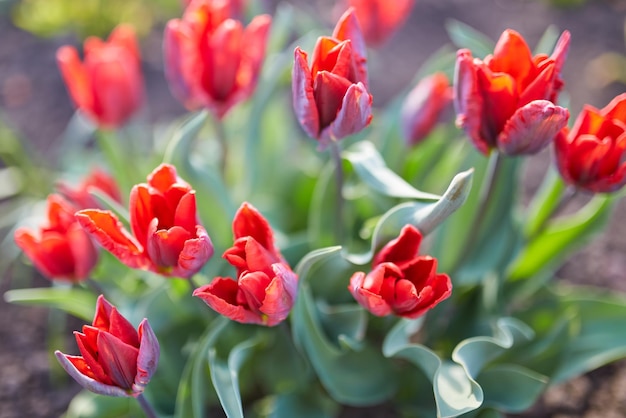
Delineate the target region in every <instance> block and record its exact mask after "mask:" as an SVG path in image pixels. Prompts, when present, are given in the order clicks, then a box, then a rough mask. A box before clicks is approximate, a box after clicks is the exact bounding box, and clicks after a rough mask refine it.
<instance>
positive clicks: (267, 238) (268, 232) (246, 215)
mask: <svg viewBox="0 0 626 418" xmlns="http://www.w3.org/2000/svg"><path fill="white" fill-rule="evenodd" d="M233 235H234V236H235V239H238V238H242V237H248V236H249V237H252V238H254V239H255V240H256V241H257V242H258V243H259V244H261V245H262V246H263V247H265V248H266V249H268V250H269V251H274V250H275V247H274V232H273V231H272V227H271V226H270V224H269V222H268V221H267V219H265V218H264V217H263V215H261V212H259V211H258V210H257V208H255V207H254V206H252V205H251V204H250V203H248V202H244V203H243V204H242V205H241V207H239V209H238V210H237V212H236V213H235V216H234V218H233ZM276 252H277V251H276Z"/></svg>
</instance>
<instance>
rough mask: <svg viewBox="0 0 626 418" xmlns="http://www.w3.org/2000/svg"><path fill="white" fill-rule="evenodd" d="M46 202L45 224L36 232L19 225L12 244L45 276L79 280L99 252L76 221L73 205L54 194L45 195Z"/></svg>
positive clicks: (85, 274)
mask: <svg viewBox="0 0 626 418" xmlns="http://www.w3.org/2000/svg"><path fill="white" fill-rule="evenodd" d="M47 205H48V206H47V211H48V223H47V225H44V226H41V227H40V228H39V230H38V231H32V230H30V229H28V228H23V227H22V228H18V229H17V230H16V231H15V235H14V238H15V243H16V244H17V246H18V247H20V248H21V249H22V251H24V253H25V254H26V256H27V257H28V258H30V260H31V261H32V262H33V264H34V265H35V267H36V268H37V269H38V270H39V271H40V272H41V273H42V274H43V275H44V276H46V277H47V278H48V279H50V280H61V281H69V282H73V283H75V282H79V281H82V280H84V279H86V278H87V277H88V276H89V273H91V270H92V269H93V268H94V266H95V265H96V263H97V261H98V251H97V249H96V247H95V245H94V244H93V243H92V242H91V239H90V238H89V236H88V235H87V234H86V233H85V231H83V229H82V228H81V227H80V225H79V224H78V222H76V219H75V218H74V213H75V212H76V210H77V208H76V207H74V206H73V205H72V204H71V203H70V202H68V201H67V200H65V199H64V198H63V197H61V196H60V195H56V194H51V195H50V196H48V201H47Z"/></svg>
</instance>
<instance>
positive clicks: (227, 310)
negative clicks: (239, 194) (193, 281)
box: [193, 203, 298, 326]
mask: <svg viewBox="0 0 626 418" xmlns="http://www.w3.org/2000/svg"><path fill="white" fill-rule="evenodd" d="M233 234H234V236H235V243H234V245H233V246H232V247H231V248H229V249H228V250H226V252H224V255H223V257H224V258H225V259H226V260H227V261H228V262H229V263H230V264H231V265H232V266H233V267H235V268H236V270H237V279H236V280H234V279H232V278H230V277H216V278H215V279H214V280H213V281H212V282H211V283H210V284H208V285H205V286H202V287H200V288H198V289H196V290H195V291H194V292H193V295H194V296H198V297H199V298H200V299H202V300H203V301H204V302H205V303H206V304H207V305H209V306H210V307H211V308H212V309H213V310H215V311H216V312H219V313H220V314H222V315H224V316H227V317H228V318H230V319H232V320H234V321H237V322H241V323H251V324H261V325H266V326H274V325H277V324H279V323H280V322H282V321H284V320H285V318H287V316H288V315H289V312H290V311H291V308H292V307H293V304H294V303H295V299H296V293H297V288H298V277H297V276H296V274H295V273H294V272H293V271H291V268H289V265H288V264H287V262H286V261H285V260H284V258H283V257H282V255H281V254H280V252H279V250H278V248H276V246H275V244H274V233H273V232H272V229H271V227H270V225H269V223H268V222H267V220H266V219H265V218H264V217H263V216H262V215H261V214H260V213H259V212H258V211H257V210H256V209H255V208H254V207H253V206H252V205H250V204H249V203H244V204H243V205H242V206H241V207H240V208H239V210H238V211H237V213H236V214H235V218H234V220H233Z"/></svg>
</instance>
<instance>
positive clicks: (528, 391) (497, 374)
mask: <svg viewBox="0 0 626 418" xmlns="http://www.w3.org/2000/svg"><path fill="white" fill-rule="evenodd" d="M503 382H506V384H503ZM478 383H479V384H480V386H481V387H482V388H483V392H484V393H485V401H484V405H486V406H487V405H488V406H492V407H494V408H496V409H498V410H500V411H503V412H508V413H516V412H522V411H524V410H526V409H528V408H530V407H531V406H533V405H534V404H535V402H536V401H537V399H538V398H539V395H541V393H542V392H543V390H544V389H545V388H546V385H547V384H548V378H547V377H546V376H544V375H541V374H539V373H535V372H533V371H531V370H528V369H527V368H525V367H521V366H517V365H511V364H506V365H495V366H493V367H490V368H489V369H487V370H484V371H483V372H482V373H481V374H480V377H479V378H478Z"/></svg>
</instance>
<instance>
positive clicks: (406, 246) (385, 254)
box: [372, 225, 422, 268]
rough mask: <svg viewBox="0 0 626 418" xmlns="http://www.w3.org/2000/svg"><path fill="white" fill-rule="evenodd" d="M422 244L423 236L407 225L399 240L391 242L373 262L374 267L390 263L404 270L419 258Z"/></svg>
mask: <svg viewBox="0 0 626 418" xmlns="http://www.w3.org/2000/svg"><path fill="white" fill-rule="evenodd" d="M421 242H422V234H421V233H420V231H419V230H418V229H417V228H416V227H414V226H413V225H406V226H404V227H403V228H402V230H401V231H400V235H399V236H398V238H396V239H394V240H392V241H389V242H388V243H387V245H385V246H384V247H383V248H382V249H381V250H380V251H379V252H378V253H377V254H376V256H374V259H373V260H372V264H373V265H374V266H376V265H378V264H381V263H384V262H390V263H394V264H396V265H398V266H399V267H400V268H402V265H403V264H406V263H408V262H410V261H411V260H413V259H414V258H415V257H416V256H417V252H418V251H419V247H420V244H421Z"/></svg>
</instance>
